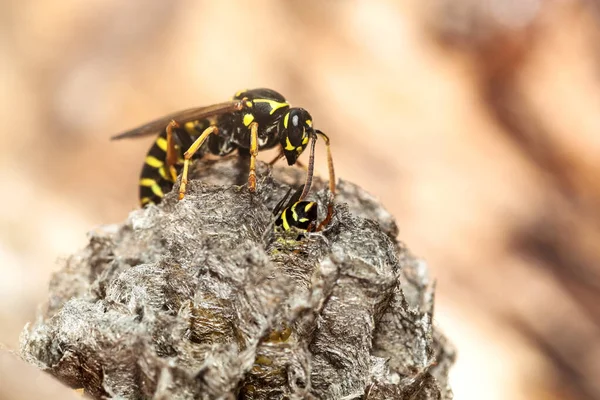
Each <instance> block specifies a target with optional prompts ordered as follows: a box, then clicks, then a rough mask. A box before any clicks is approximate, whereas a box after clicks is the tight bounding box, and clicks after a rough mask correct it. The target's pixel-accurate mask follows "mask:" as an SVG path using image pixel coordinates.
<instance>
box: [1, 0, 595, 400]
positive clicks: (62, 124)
mask: <svg viewBox="0 0 600 400" xmlns="http://www.w3.org/2000/svg"><path fill="white" fill-rule="evenodd" d="M599 27H600V7H599V6H598V5H597V3H596V2H594V1H591V0H589V1H584V0H581V1H576V0H562V1H559V0H554V1H552V0H546V1H543V2H542V1H541V0H537V1H536V0H518V1H517V0H428V1H410V0H404V1H391V0H390V1H341V0H340V1H333V0H330V1H317V0H314V1H299V0H297V1H276V0H264V1H263V0H257V1H253V2H235V1H219V2H216V1H192V0H189V1H158V0H157V1H147V0H145V1H142V0H139V1H122V0H60V1H58V0H57V1H52V2H50V1H41V0H38V1H35V0H5V1H3V2H2V3H1V4H0V120H1V121H2V126H3V129H1V130H0V138H1V139H2V141H1V143H2V146H0V167H1V168H0V183H1V187H2V197H1V199H2V200H1V202H2V207H0V342H3V343H5V344H6V345H7V346H9V347H12V348H16V347H17V346H18V335H19V332H20V330H21V329H22V327H23V325H24V324H25V323H26V322H27V321H31V320H32V319H33V318H34V316H35V312H36V307H37V304H39V303H40V302H42V301H43V300H44V299H45V297H46V288H47V281H48V278H49V276H50V274H51V273H52V271H53V270H55V269H56V268H58V264H57V262H56V261H57V260H58V259H60V258H61V257H65V256H67V255H68V254H70V253H72V252H73V251H75V250H76V249H78V248H80V247H81V246H83V245H85V242H86V236H85V233H86V232H87V231H89V230H91V229H93V227H94V226H97V225H99V224H105V223H113V222H118V221H122V220H123V219H124V218H125V217H126V215H127V213H128V211H130V210H131V209H133V208H135V207H136V204H137V199H136V196H137V186H136V182H137V178H138V173H139V168H140V167H141V162H142V160H143V156H144V154H145V152H146V150H147V148H148V146H149V145H150V141H151V139H148V140H139V141H128V142H125V141H124V142H110V141H109V140H108V138H109V136H110V135H111V134H114V133H117V132H119V131H122V130H125V129H128V128H131V127H133V126H135V125H137V124H139V123H142V122H145V121H147V120H149V119H152V118H154V117H158V116H161V115H163V114H166V113H168V112H172V111H176V110H178V109H182V108H188V107H192V106H201V105H208V104H211V103H215V102H219V101H223V100H226V99H228V98H230V97H231V96H232V95H233V93H235V92H236V91H237V90H239V89H243V88H252V87H260V86H266V87H270V88H273V89H276V90H278V91H280V92H282V93H283V94H284V95H285V96H286V97H287V98H288V99H289V100H290V101H291V102H292V103H293V104H294V105H298V106H302V107H305V108H307V109H308V110H309V111H310V112H311V113H312V115H313V117H314V121H315V126H316V127H317V128H319V129H322V130H323V131H325V132H327V133H328V134H329V135H330V137H331V139H332V145H333V153H334V158H335V165H336V169H337V172H338V175H339V176H340V177H342V178H344V179H348V180H352V181H354V182H357V183H359V184H360V185H362V186H364V187H365V188H367V189H368V190H369V191H370V192H371V193H373V194H374V195H376V196H377V197H379V198H380V199H381V201H382V202H383V203H384V204H385V205H386V206H387V207H388V209H389V210H390V211H391V212H392V213H393V214H394V215H395V216H396V217H397V219H398V224H399V226H400V231H401V233H400V239H401V240H402V241H404V242H406V243H407V244H408V246H409V247H410V248H411V249H412V251H413V252H414V253H416V254H418V255H419V256H421V257H423V258H424V259H426V260H427V261H428V263H429V265H430V266H431V270H432V274H433V276H434V277H435V278H436V279H437V287H438V296H437V320H438V321H439V323H440V325H441V326H442V328H443V330H444V331H445V332H446V333H447V334H448V336H449V337H450V338H451V340H452V341H453V342H454V343H455V344H456V346H457V347H458V350H459V352H458V357H459V358H458V360H457V364H456V367H455V369H454V370H453V372H452V384H453V387H454V390H455V394H456V398H457V399H491V400H495V399H515V400H519V399H590V398H600V379H598V377H600V361H599V360H600V306H599V305H598V304H600V303H599V300H600V299H599V298H600V266H599V265H600V207H599V205H600V180H599V179H598V176H599V174H598V173H599V171H600V30H599ZM322 150H323V149H320V153H319V158H318V159H317V169H318V170H319V171H320V173H321V174H322V175H325V173H326V163H325V160H324V153H323V151H322ZM304 157H306V156H304ZM265 158H268V157H267V156H265Z"/></svg>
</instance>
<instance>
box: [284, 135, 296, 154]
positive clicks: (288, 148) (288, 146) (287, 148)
mask: <svg viewBox="0 0 600 400" xmlns="http://www.w3.org/2000/svg"><path fill="white" fill-rule="evenodd" d="M285 149H286V150H288V151H292V150H294V149H295V147H294V146H293V145H292V144H291V143H290V138H289V137H287V136H286V137H285Z"/></svg>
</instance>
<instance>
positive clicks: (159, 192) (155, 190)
mask: <svg viewBox="0 0 600 400" xmlns="http://www.w3.org/2000/svg"><path fill="white" fill-rule="evenodd" d="M140 185H141V186H146V187H149V188H150V189H152V193H154V194H155V195H157V196H158V197H163V196H164V195H165V194H164V193H163V191H162V189H161V188H160V186H158V183H156V181H155V180H154V179H150V178H142V179H140Z"/></svg>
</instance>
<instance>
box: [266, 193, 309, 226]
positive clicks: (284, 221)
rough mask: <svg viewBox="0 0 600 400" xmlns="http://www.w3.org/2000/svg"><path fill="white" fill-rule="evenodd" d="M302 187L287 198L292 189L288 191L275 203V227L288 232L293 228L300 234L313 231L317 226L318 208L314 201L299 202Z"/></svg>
mask: <svg viewBox="0 0 600 400" xmlns="http://www.w3.org/2000/svg"><path fill="white" fill-rule="evenodd" d="M304 187H305V186H304V185H303V186H301V187H300V188H298V190H296V192H295V193H294V194H293V195H292V197H290V198H289V200H288V196H289V195H290V193H291V191H292V189H291V188H290V190H288V192H287V193H286V194H285V196H284V197H283V198H282V199H281V200H280V201H279V203H277V205H276V206H275V208H274V209H273V214H274V215H275V216H276V217H277V218H276V219H275V226H276V227H277V226H279V227H281V228H283V230H285V231H289V230H291V229H293V228H296V229H297V230H299V231H301V232H311V231H314V230H315V228H316V225H317V218H318V207H317V203H316V202H314V201H300V196H301V194H302V192H303V191H304Z"/></svg>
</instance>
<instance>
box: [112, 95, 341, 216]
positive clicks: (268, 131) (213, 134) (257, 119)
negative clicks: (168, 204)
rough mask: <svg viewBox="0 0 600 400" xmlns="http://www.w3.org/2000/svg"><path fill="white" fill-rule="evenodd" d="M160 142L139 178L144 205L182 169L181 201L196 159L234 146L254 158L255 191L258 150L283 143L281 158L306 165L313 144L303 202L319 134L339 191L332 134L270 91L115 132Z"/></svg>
mask: <svg viewBox="0 0 600 400" xmlns="http://www.w3.org/2000/svg"><path fill="white" fill-rule="evenodd" d="M156 134H158V137H157V138H156V141H155V142H154V143H153V144H152V146H151V147H150V150H149V151H148V153H147V155H146V159H145V162H144V166H143V167H142V171H141V176H140V182H139V185H140V188H139V200H140V204H141V206H142V207H144V206H146V205H148V204H158V203H159V202H160V201H161V200H162V198H163V196H164V194H165V193H166V192H169V191H171V190H172V189H173V186H174V184H175V182H176V180H177V176H178V175H179V174H180V173H181V182H180V186H179V199H180V200H181V199H183V198H184V196H185V193H186V189H187V184H188V171H189V167H190V163H191V162H192V160H195V159H200V158H202V157H204V156H205V155H207V154H214V155H217V156H225V155H227V154H229V153H231V152H233V151H234V150H236V149H237V150H238V153H240V154H246V155H249V156H250V168H249V173H248V189H249V190H250V191H251V192H254V191H256V157H257V155H258V152H259V151H260V150H265V149H270V148H273V147H275V146H279V154H278V156H277V157H276V158H275V159H274V160H272V161H271V162H270V164H271V165H272V164H274V163H275V162H276V161H277V160H279V159H280V158H282V157H285V158H286V160H287V163H288V165H294V164H298V165H301V166H302V164H301V163H300V162H299V161H298V157H299V156H300V155H301V154H302V152H304V150H305V149H306V147H307V146H308V144H309V142H310V156H309V161H308V166H307V167H306V170H307V173H306V179H305V182H304V189H303V191H302V193H301V195H300V197H299V199H298V200H299V201H301V200H303V199H304V198H305V197H306V195H307V194H308V192H309V191H310V187H311V184H312V177H313V171H314V153H315V143H316V140H317V137H321V138H323V140H324V142H325V145H326V148H327V165H328V169H329V190H330V191H331V193H332V194H335V172H334V168H333V159H332V156H331V146H330V142H329V137H328V136H327V135H326V134H325V133H323V132H322V131H320V130H316V129H314V128H313V120H312V117H311V115H310V114H309V112H308V111H306V110H305V109H303V108H297V107H291V106H290V104H289V103H288V102H287V100H286V99H285V98H284V97H283V96H282V95H281V94H279V93H277V92H276V91H274V90H271V89H264V88H261V89H252V90H242V91H239V92H237V93H236V94H235V95H234V97H233V99H232V100H231V101H228V102H224V103H219V104H214V105H211V106H207V107H199V108H191V109H188V110H183V111H179V112H176V113H173V114H170V115H166V116H164V117H162V118H159V119H156V120H154V121H151V122H149V123H147V124H144V125H141V126H139V127H137V128H135V129H132V130H129V131H126V132H123V133H121V134H118V135H116V136H113V137H112V139H113V140H117V139H125V138H137V137H142V136H147V135H156Z"/></svg>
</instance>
